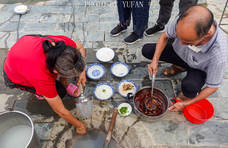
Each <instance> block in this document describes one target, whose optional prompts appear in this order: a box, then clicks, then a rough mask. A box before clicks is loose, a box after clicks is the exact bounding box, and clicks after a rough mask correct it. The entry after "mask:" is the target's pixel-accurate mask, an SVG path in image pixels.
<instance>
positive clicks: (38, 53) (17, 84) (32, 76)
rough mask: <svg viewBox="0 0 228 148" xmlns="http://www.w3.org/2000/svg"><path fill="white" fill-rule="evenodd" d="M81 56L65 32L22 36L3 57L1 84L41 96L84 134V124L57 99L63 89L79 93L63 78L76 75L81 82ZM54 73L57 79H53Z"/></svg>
mask: <svg viewBox="0 0 228 148" xmlns="http://www.w3.org/2000/svg"><path fill="white" fill-rule="evenodd" d="M84 58H85V49H84V48H83V46H82V45H81V44H80V43H79V42H74V41H73V40H71V39H70V38H68V37H66V36H53V35H47V36H42V35H27V36H23V37H22V38H20V39H19V40H18V41H17V42H16V43H15V44H14V45H13V47H12V48H11V49H10V50H9V52H8V55H7V57H6V60H5V63H4V71H3V74H4V79H5V84H6V85H7V86H8V87H10V88H19V89H23V90H26V91H29V92H32V93H34V94H36V96H37V97H38V98H44V99H45V100H46V101H47V102H48V103H49V105H50V106H51V107H52V109H53V110H54V111H55V112H56V113H57V114H58V115H59V116H61V117H62V118H64V119H65V120H66V121H68V122H69V123H71V124H72V125H74V126H75V127H76V132H77V133H79V134H85V133H86V127H85V125H84V124H83V123H82V122H80V121H79V120H77V119H76V118H75V117H74V116H73V115H72V114H71V112H70V111H68V110H67V109H66V108H65V107H64V105H63V103H62V100H61V98H62V97H64V95H65V94H66V92H67V93H68V94H69V95H71V96H74V97H78V96H79V95H80V90H79V88H78V87H77V86H76V85H74V84H72V83H70V84H69V83H68V82H67V78H73V77H77V78H78V83H77V85H83V86H85V82H86V76H85V61H84ZM58 76H59V77H60V82H59V81H57V80H56V79H57V77H58Z"/></svg>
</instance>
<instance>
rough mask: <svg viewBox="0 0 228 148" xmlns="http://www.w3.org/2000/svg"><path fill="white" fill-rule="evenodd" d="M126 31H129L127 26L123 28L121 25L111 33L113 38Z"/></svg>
mask: <svg viewBox="0 0 228 148" xmlns="http://www.w3.org/2000/svg"><path fill="white" fill-rule="evenodd" d="M126 30H127V26H122V25H120V24H119V25H117V26H116V27H115V28H113V29H112V31H111V32H110V34H111V35H112V36H118V35H120V34H121V33H122V32H125V31H126Z"/></svg>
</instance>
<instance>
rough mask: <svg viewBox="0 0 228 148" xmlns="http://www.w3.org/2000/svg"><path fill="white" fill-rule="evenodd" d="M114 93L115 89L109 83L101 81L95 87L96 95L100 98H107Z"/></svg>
mask: <svg viewBox="0 0 228 148" xmlns="http://www.w3.org/2000/svg"><path fill="white" fill-rule="evenodd" d="M113 94H114V89H113V87H112V85H111V84H109V83H100V84H98V85H97V86H96V87H95V89H94V96H95V97H96V98H97V99H98V100H107V99H109V98H111V97H112V96H113Z"/></svg>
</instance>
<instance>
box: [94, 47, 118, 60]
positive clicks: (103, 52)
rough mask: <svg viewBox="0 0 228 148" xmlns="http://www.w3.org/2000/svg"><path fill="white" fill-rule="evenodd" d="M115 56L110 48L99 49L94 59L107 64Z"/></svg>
mask: <svg viewBox="0 0 228 148" xmlns="http://www.w3.org/2000/svg"><path fill="white" fill-rule="evenodd" d="M114 56H115V52H114V51H113V50H112V49H111V48H106V47H104V48H101V49H99V50H98V51H97V52H96V57H97V59H98V60H99V61H101V62H109V61H111V60H112V59H113V58H114Z"/></svg>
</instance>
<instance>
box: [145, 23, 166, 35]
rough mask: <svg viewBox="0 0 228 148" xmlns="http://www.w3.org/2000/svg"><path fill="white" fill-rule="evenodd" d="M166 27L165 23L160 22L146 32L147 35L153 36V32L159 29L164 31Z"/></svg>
mask: <svg viewBox="0 0 228 148" xmlns="http://www.w3.org/2000/svg"><path fill="white" fill-rule="evenodd" d="M164 29H165V26H163V25H159V24H155V25H154V27H151V28H149V29H147V30H146V31H145V32H144V34H145V35H146V36H152V35H153V34H155V33H157V32H159V31H162V30H164Z"/></svg>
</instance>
